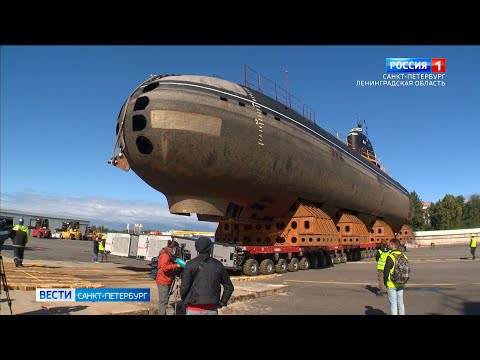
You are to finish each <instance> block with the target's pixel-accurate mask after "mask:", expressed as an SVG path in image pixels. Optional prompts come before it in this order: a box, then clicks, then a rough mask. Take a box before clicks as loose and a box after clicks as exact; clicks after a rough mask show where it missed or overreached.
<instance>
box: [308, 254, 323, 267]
mask: <svg viewBox="0 0 480 360" xmlns="http://www.w3.org/2000/svg"><path fill="white" fill-rule="evenodd" d="M320 266H321V264H320V257H319V256H318V255H317V254H312V255H311V256H310V269H320Z"/></svg>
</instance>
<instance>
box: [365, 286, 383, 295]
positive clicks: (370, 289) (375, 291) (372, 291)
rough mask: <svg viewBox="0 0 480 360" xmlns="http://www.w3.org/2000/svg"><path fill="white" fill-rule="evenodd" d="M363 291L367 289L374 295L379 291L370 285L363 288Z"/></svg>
mask: <svg viewBox="0 0 480 360" xmlns="http://www.w3.org/2000/svg"><path fill="white" fill-rule="evenodd" d="M365 289H367V290H368V291H370V292H371V293H373V294H375V295H376V294H378V293H379V292H380V289H379V288H378V287H376V286H372V285H367V286H365Z"/></svg>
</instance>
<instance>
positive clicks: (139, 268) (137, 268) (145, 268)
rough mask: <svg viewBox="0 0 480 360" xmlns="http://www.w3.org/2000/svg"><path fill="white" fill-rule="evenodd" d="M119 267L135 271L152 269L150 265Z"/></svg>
mask: <svg viewBox="0 0 480 360" xmlns="http://www.w3.org/2000/svg"><path fill="white" fill-rule="evenodd" d="M118 268H119V269H124V270H130V271H136V272H150V271H151V270H152V269H151V268H150V267H137V266H119V267H118Z"/></svg>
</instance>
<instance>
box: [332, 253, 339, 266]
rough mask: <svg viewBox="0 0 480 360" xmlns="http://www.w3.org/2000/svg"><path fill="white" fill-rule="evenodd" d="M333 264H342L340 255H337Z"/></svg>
mask: <svg viewBox="0 0 480 360" xmlns="http://www.w3.org/2000/svg"><path fill="white" fill-rule="evenodd" d="M333 263H334V264H340V254H336V255H335V257H334V258H333Z"/></svg>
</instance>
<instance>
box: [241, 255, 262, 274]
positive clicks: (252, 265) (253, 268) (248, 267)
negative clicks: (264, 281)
mask: <svg viewBox="0 0 480 360" xmlns="http://www.w3.org/2000/svg"><path fill="white" fill-rule="evenodd" d="M243 273H244V274H245V275H248V276H257V275H258V261H257V260H255V259H248V260H247V261H245V264H243Z"/></svg>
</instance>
